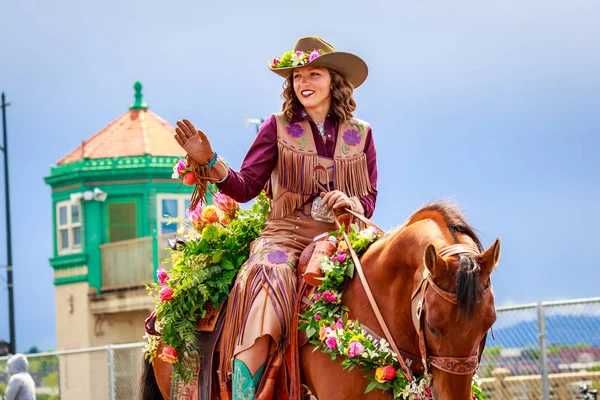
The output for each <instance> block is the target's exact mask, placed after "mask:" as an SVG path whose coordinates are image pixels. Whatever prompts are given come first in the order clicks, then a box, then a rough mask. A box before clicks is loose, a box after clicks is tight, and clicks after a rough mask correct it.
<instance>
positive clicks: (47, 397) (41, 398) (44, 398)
mask: <svg viewBox="0 0 600 400" xmlns="http://www.w3.org/2000/svg"><path fill="white" fill-rule="evenodd" d="M35 398H36V399H37V400H59V399H60V397H58V395H57V394H47V393H37V394H36V395H35Z"/></svg>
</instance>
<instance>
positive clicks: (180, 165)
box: [175, 160, 188, 177]
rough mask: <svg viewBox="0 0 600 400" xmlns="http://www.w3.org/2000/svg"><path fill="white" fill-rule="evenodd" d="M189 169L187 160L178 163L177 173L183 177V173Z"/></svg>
mask: <svg viewBox="0 0 600 400" xmlns="http://www.w3.org/2000/svg"><path fill="white" fill-rule="evenodd" d="M187 167H188V165H187V163H186V162H185V160H179V161H177V165H176V167H175V168H176V169H177V173H178V174H179V177H182V176H183V171H185V170H186V168H187Z"/></svg>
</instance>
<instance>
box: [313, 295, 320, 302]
mask: <svg viewBox="0 0 600 400" xmlns="http://www.w3.org/2000/svg"><path fill="white" fill-rule="evenodd" d="M313 301H319V293H315V295H314V297H313Z"/></svg>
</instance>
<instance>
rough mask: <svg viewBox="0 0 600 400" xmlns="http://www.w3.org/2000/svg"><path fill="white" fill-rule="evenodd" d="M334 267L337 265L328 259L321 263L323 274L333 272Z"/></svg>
mask: <svg viewBox="0 0 600 400" xmlns="http://www.w3.org/2000/svg"><path fill="white" fill-rule="evenodd" d="M334 267H335V264H334V263H333V262H332V261H331V260H330V259H327V260H326V261H323V262H322V263H321V270H322V271H323V272H327V271H332V270H333V268H334Z"/></svg>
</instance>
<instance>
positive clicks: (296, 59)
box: [292, 51, 306, 67]
mask: <svg viewBox="0 0 600 400" xmlns="http://www.w3.org/2000/svg"><path fill="white" fill-rule="evenodd" d="M305 61H306V54H304V52H300V51H297V52H295V53H294V54H292V66H293V67H297V66H298V65H304V63H305Z"/></svg>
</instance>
